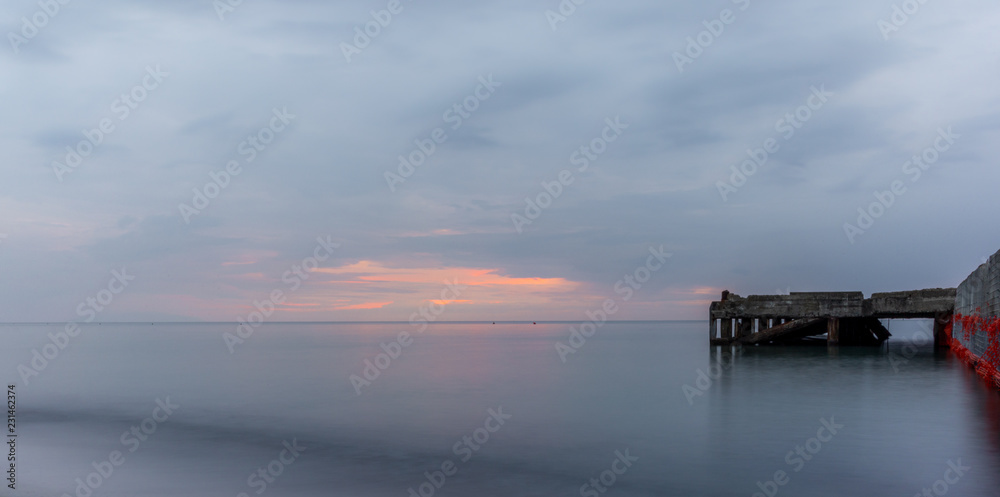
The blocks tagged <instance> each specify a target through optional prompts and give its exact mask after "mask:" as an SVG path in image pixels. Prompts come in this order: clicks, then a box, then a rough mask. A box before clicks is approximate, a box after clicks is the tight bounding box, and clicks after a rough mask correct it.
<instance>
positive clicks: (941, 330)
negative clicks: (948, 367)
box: [709, 252, 1000, 386]
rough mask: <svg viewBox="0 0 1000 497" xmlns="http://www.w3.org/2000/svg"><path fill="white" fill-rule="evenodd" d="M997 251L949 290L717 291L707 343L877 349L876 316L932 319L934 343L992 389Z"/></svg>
mask: <svg viewBox="0 0 1000 497" xmlns="http://www.w3.org/2000/svg"><path fill="white" fill-rule="evenodd" d="M998 315H1000V252H997V253H996V254H993V256H992V257H990V258H989V259H988V260H987V262H986V263H984V264H983V265H981V266H979V268H978V269H976V270H975V271H974V272H973V273H972V274H971V275H969V277H968V278H966V280H965V281H963V282H962V283H961V284H960V285H959V286H958V287H957V288H933V289H927V290H914V291H907V292H891V293H875V294H872V296H871V297H869V298H865V296H864V294H863V293H861V292H799V293H794V292H793V293H790V294H788V295H750V296H748V297H741V296H739V295H736V294H733V293H729V292H728V291H724V292H722V299H721V300H719V301H716V302H712V304H711V306H710V307H709V341H710V342H711V343H712V344H713V345H730V344H737V345H754V344H791V343H803V342H817V341H818V340H819V339H821V338H822V337H823V336H825V338H826V343H827V345H873V346H878V345H881V344H882V343H884V342H885V341H886V340H888V339H889V336H890V334H889V330H887V329H886V328H885V326H883V325H882V323H881V322H880V321H879V320H880V319H933V320H934V344H935V346H936V347H950V348H951V349H952V350H953V351H954V352H955V353H956V355H957V356H958V357H959V358H961V359H962V360H963V361H965V362H967V363H968V364H969V365H971V366H972V367H974V368H975V369H976V371H977V372H978V373H979V374H980V375H981V376H983V377H984V378H986V379H988V380H989V381H991V382H992V383H994V384H995V385H997V386H1000V317H998Z"/></svg>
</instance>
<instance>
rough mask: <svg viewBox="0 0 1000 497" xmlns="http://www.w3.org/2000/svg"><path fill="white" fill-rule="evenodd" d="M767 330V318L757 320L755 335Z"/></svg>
mask: <svg viewBox="0 0 1000 497" xmlns="http://www.w3.org/2000/svg"><path fill="white" fill-rule="evenodd" d="M766 329H767V318H759V319H757V333H760V332H762V331H764V330H766Z"/></svg>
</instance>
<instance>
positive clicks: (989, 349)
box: [951, 252, 1000, 386]
mask: <svg viewBox="0 0 1000 497" xmlns="http://www.w3.org/2000/svg"><path fill="white" fill-rule="evenodd" d="M998 332H1000V252H997V253H996V254H993V256H992V257H990V259H989V261H987V262H986V263H985V264H983V265H982V266H979V268H978V269H976V270H975V271H973V273H972V274H971V275H969V277H968V278H966V280H965V281H963V282H962V284H961V285H959V287H958V292H957V294H956V295H955V317H954V320H953V321H952V330H951V345H952V349H954V350H955V351H956V353H958V355H959V356H960V357H962V358H963V359H965V360H966V361H967V362H969V363H970V364H971V365H972V366H974V367H975V368H976V371H977V372H979V374H980V375H982V376H983V377H985V378H987V379H989V380H991V381H993V382H994V383H996V384H997V385H998V386H1000V372H998V370H1000V336H998Z"/></svg>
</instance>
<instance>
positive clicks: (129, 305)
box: [0, 0, 1000, 321]
mask: <svg viewBox="0 0 1000 497" xmlns="http://www.w3.org/2000/svg"><path fill="white" fill-rule="evenodd" d="M52 3H53V5H49V6H47V7H44V8H47V9H48V11H49V12H45V11H44V10H43V6H42V5H41V4H39V3H38V2H36V1H34V0H31V1H29V0H17V1H12V2H7V3H6V5H5V7H4V9H3V12H2V17H0V27H2V30H3V32H4V33H5V37H4V39H5V42H6V45H5V46H3V47H2V49H0V67H2V71H0V111H2V115H3V117H4V119H3V120H2V122H0V129H2V132H0V147H2V149H3V154H2V166H0V174H2V177H0V212H2V213H3V215H2V216H0V234H2V235H0V269H2V274H3V278H4V284H3V285H2V286H0V292H2V293H0V315H2V316H3V317H2V320H4V321H67V320H82V319H85V317H86V316H88V315H90V314H89V312H88V309H90V310H93V311H94V312H93V317H95V318H96V319H97V320H99V321H115V320H212V321H235V320H237V319H240V318H242V317H243V316H246V315H247V313H248V312H250V311H252V310H253V308H254V307H253V305H254V302H255V301H257V302H258V303H264V301H266V300H268V299H269V298H270V296H271V294H272V292H273V291H275V290H280V291H281V292H282V294H281V295H282V297H283V298H281V299H279V300H281V302H279V303H278V305H277V310H276V311H275V312H274V313H273V314H272V316H271V317H270V318H269V319H271V320H307V321H316V320H406V319H408V318H409V316H410V315H411V314H412V313H413V312H415V311H416V310H417V309H418V308H419V307H420V306H421V305H427V303H428V302H429V301H438V303H439V304H442V305H446V306H447V307H446V311H445V313H444V315H443V316H442V317H441V319H445V320H512V319H527V320H556V319H560V320H561V319H570V320H576V319H584V317H585V312H586V311H587V310H589V309H595V308H597V307H598V306H599V305H600V303H601V302H602V301H604V300H605V299H608V298H611V299H616V301H617V302H618V303H620V304H621V306H620V310H619V311H618V312H617V314H615V315H614V316H613V318H614V319H700V318H703V317H704V316H705V315H706V313H707V303H708V301H710V300H712V299H713V298H716V297H717V295H718V292H720V291H721V290H722V289H724V288H728V289H730V290H732V291H734V292H736V293H740V294H744V295H745V294H750V293H775V292H779V291H781V292H784V291H788V290H791V291H816V290H862V291H864V292H866V293H871V292H873V291H890V290H906V289H916V288H924V287H939V286H955V285H957V284H958V283H959V282H960V281H961V280H962V279H963V278H964V277H965V276H966V275H967V274H968V273H970V272H971V271H972V270H973V269H974V268H975V267H976V266H977V265H978V264H980V263H981V262H982V258H983V257H985V256H988V255H990V254H992V253H993V252H995V251H996V250H997V249H1000V230H998V229H997V224H996V213H997V205H998V200H997V199H998V196H997V195H996V189H997V184H998V180H1000V171H998V169H997V166H998V164H997V158H998V155H1000V113H998V111H1000V98H998V97H1000V90H998V88H1000V87H998V85H997V82H998V81H1000V66H998V61H1000V51H998V50H1000V49H998V47H1000V30H998V29H997V26H998V24H1000V6H998V5H997V4H996V3H995V2H991V1H986V0H959V1H954V2H945V1H942V0H929V1H927V2H926V3H925V4H923V5H919V4H917V3H916V2H915V1H913V0H910V2H907V3H905V5H904V3H902V2H898V1H897V2H896V4H898V5H897V6H898V7H899V10H898V11H896V10H894V1H893V0H876V1H870V0H866V1H861V0H845V1H840V2H823V3H820V2H793V1H772V2H763V1H760V0H749V1H748V0H715V1H709V2H694V1H690V2H664V1H651V0H649V1H647V0H624V1H618V2H607V1H600V0H589V1H586V2H583V3H582V4H581V5H578V6H577V5H575V3H573V2H571V1H569V0H566V1H563V2H562V5H560V2H559V1H557V0H542V1H530V2H529V1H520V0H504V1H476V2H466V1H457V0H454V1H453V0H448V1H437V2H433V1H430V0H417V1H411V0H402V1H401V2H394V1H388V0H365V1H351V2H342V1H336V2H320V1H305V0H299V1H284V2H271V1H265V0H243V1H242V2H241V3H240V2H237V1H236V0H232V3H240V4H239V5H236V6H234V7H231V6H230V5H229V4H228V3H225V0H223V1H220V2H214V3H213V2H212V1H211V0H184V1H181V0H178V1H171V2H152V1H143V2H119V1H107V2H79V1H77V2H73V1H71V2H68V4H67V5H61V4H59V3H58V2H54V1H53V2H52ZM918 5H919V7H918V8H914V7H916V6H918ZM904 8H905V10H907V11H909V12H910V13H909V14H907V13H906V12H904ZM390 9H391V10H393V11H395V13H392V12H389V10H390ZM560 10H561V13H560ZM373 12H374V13H373ZM894 15H895V17H894ZM366 29H367V34H364V33H365V30H366ZM102 127H103V128H104V129H103V130H101V128H102ZM88 136H89V138H88ZM765 148H768V149H770V151H771V152H766V151H765ZM421 149H423V150H421ZM748 150H749V151H751V152H752V153H753V155H756V157H757V160H756V162H746V161H747V160H749V157H750V155H751V154H748ZM762 151H764V153H766V154H767V156H766V159H765V158H764V156H763V155H762V153H761V152H762ZM77 155H78V156H77ZM915 155H916V156H918V161H917V162H914V161H913V160H912V159H911V158H912V157H913V156H915ZM400 157H403V158H404V159H406V160H407V161H411V160H412V161H415V162H418V163H420V164H419V165H418V166H414V167H413V168H412V169H411V168H410V166H408V165H403V166H401V164H400V163H401V160H400ZM908 161H909V162H908ZM411 164H412V162H411ZM734 166H735V169H734ZM227 167H229V168H230V170H231V171H230V172H226V169H227ZM740 167H742V168H743V172H742V173H740V174H735V173H734V171H735V170H739V168H740ZM233 171H238V174H231V173H232V172H233ZM747 173H749V174H747ZM226 175H228V179H227V177H226ZM213 178H215V179H214V180H213ZM560 178H562V180H563V183H559V180H560ZM553 182H555V184H558V185H559V186H555V184H553ZM543 183H545V184H547V185H548V190H549V191H547V190H546V187H545V186H543ZM894 183H895V184H894ZM894 186H895V189H896V193H894V194H891V195H890V194H880V196H881V198H882V201H881V204H879V205H876V206H872V205H871V204H872V203H873V202H879V200H878V199H877V197H876V195H875V193H876V192H885V191H889V192H891V191H892V189H893V187H894ZM195 191H199V192H201V193H200V194H199V195H196V193H195ZM200 195H205V197H204V198H201V197H200ZM196 197H197V198H196ZM209 197H211V198H209ZM526 199H530V200H531V204H534V205H535V206H537V207H531V206H529V202H528V201H526ZM859 208H862V209H863V210H866V211H868V213H869V214H868V215H871V216H872V217H871V218H870V219H868V218H867V215H866V216H861V214H859V211H858V209H859ZM192 211H194V212H192ZM859 217H861V219H859ZM845 223H850V226H845ZM318 238H320V239H323V240H324V243H320V242H319V241H318V240H317V239H318ZM334 245H336V247H334ZM661 246H662V251H663V252H666V253H669V254H672V255H671V257H670V258H669V259H668V262H667V263H666V265H664V266H663V267H662V268H660V269H659V270H656V271H652V272H650V273H646V270H644V269H639V268H643V267H645V266H646V264H647V262H649V261H650V249H654V250H661ZM327 254H329V255H327ZM313 255H320V256H321V258H322V259H325V260H319V259H312V260H309V259H308V258H309V257H310V256H313ZM652 262H653V265H654V266H658V265H659V263H658V262H657V261H656V260H655V259H653V260H652ZM314 263H316V264H314ZM303 264H306V266H307V269H301V267H302V265H303ZM123 269H124V271H125V275H123V278H121V279H123V280H126V282H127V286H125V285H123V284H122V283H120V282H118V281H117V280H116V282H115V283H110V280H112V279H115V275H114V274H113V271H118V272H119V273H121V271H122V270H123ZM637 270H639V275H638V276H639V277H640V278H641V279H645V278H646V277H647V276H648V279H646V281H645V282H644V283H641V284H640V283H638V282H633V283H632V284H631V288H632V289H633V290H634V292H633V293H634V294H633V295H632V296H631V298H630V299H629V300H628V301H627V302H625V301H624V299H623V297H624V288H625V287H628V286H629V285H630V284H629V283H627V282H625V283H624V286H623V285H622V284H620V283H618V282H619V281H623V278H624V277H625V276H626V275H635V274H636V271H637ZM295 271H298V272H299V273H298V274H297V273H296V272H295ZM300 275H301V276H300ZM446 280H447V281H456V280H457V281H458V283H459V284H461V285H464V287H465V288H464V289H463V290H462V291H461V292H460V295H457V296H456V295H453V294H451V293H446V294H445V295H442V289H444V288H446V285H445V283H444V282H445V281H446ZM616 285H617V286H618V289H619V291H618V292H616V290H615V288H616ZM109 289H110V290H111V291H109ZM102 291H103V292H102ZM115 292H118V293H115ZM109 297H111V298H110V299H109ZM88 298H89V299H92V300H91V301H90V302H91V303H88V300H87V299H88ZM102 300H103V301H104V304H102V303H101V301H102ZM109 300H110V302H109ZM94 302H96V304H94ZM81 306H83V307H81ZM264 307H267V305H266V304H264ZM98 308H99V309H100V310H99V311H98V310H97V309H98Z"/></svg>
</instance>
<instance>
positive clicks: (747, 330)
mask: <svg viewBox="0 0 1000 497" xmlns="http://www.w3.org/2000/svg"><path fill="white" fill-rule="evenodd" d="M753 321H754V320H753V318H740V330H739V336H738V337H737V338H743V337H748V336H750V335H753Z"/></svg>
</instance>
